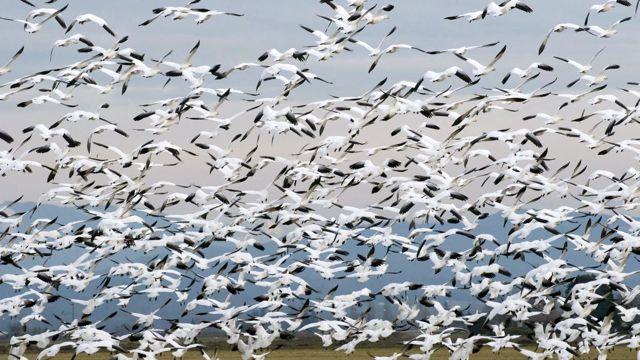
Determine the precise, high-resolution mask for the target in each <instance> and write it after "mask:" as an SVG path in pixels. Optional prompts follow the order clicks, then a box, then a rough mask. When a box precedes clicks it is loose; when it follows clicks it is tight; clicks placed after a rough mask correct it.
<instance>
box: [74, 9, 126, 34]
mask: <svg viewBox="0 0 640 360" xmlns="http://www.w3.org/2000/svg"><path fill="white" fill-rule="evenodd" d="M87 22H92V23H94V24H96V25H98V26H100V27H101V28H103V29H104V30H105V31H106V32H108V33H109V34H110V35H111V36H113V37H115V36H116V34H115V33H114V32H113V30H111V28H110V27H109V24H107V22H106V21H105V20H104V19H103V18H101V17H99V16H97V15H94V14H82V15H79V16H77V17H76V18H75V19H73V21H72V22H71V23H70V24H69V26H68V27H67V30H66V33H68V32H69V31H71V29H73V27H74V26H75V25H76V23H77V24H84V23H87Z"/></svg>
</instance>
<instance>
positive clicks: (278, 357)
mask: <svg viewBox="0 0 640 360" xmlns="http://www.w3.org/2000/svg"><path fill="white" fill-rule="evenodd" d="M401 350H402V349H401V348H399V347H398V348H393V347H374V348H362V349H358V350H357V351H356V352H354V353H353V354H350V355H345V354H344V353H341V352H337V351H333V350H324V349H319V348H315V347H314V348H304V347H295V348H291V349H285V348H282V349H278V350H276V351H274V352H273V353H272V354H270V355H269V357H268V359H269V360H285V359H286V360H290V359H295V360H298V359H299V360H308V359H309V360H310V359H321V360H322V359H331V360H341V359H346V360H365V359H371V358H372V356H371V355H380V356H388V355H391V354H393V353H394V352H399V351H401ZM5 352H6V351H5ZM213 352H214V349H211V350H210V351H209V354H213ZM72 355H73V354H72V353H69V352H67V353H61V354H59V355H58V356H56V357H55V358H54V359H53V360H63V359H64V360H68V359H71V358H72ZM36 356H37V353H36V352H32V353H28V354H27V358H28V359H30V360H31V359H35V358H36ZM218 356H219V358H220V360H235V359H240V356H239V354H238V353H237V352H231V351H228V350H223V351H218ZM2 357H4V355H3V356H2ZM448 358H449V353H448V352H446V351H443V350H439V351H437V352H436V353H435V354H434V356H433V357H432V359H433V360H445V359H448ZM596 358H597V354H596V353H595V352H593V353H592V354H590V355H589V356H584V357H582V358H581V359H596ZM76 359H77V360H107V359H110V354H109V353H98V354H94V355H91V356H88V355H86V354H85V355H81V356H78V357H76ZM158 359H159V360H161V359H172V357H171V356H170V355H169V354H166V355H164V356H159V357H158ZM196 359H202V356H200V354H199V353H198V352H197V351H194V352H190V353H189V354H188V355H187V356H185V357H184V360H196ZM472 359H473V360H488V359H492V360H499V359H504V360H507V359H524V357H523V356H521V355H520V354H518V353H517V352H516V351H514V350H504V351H501V352H499V353H494V352H492V351H491V350H490V349H488V348H485V349H482V350H481V351H480V352H479V353H477V354H474V356H473V357H472ZM608 359H610V360H623V359H636V352H635V351H630V350H628V349H626V348H620V349H616V350H615V351H613V352H611V353H610V354H609V357H608ZM10 360H14V359H10Z"/></svg>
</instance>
